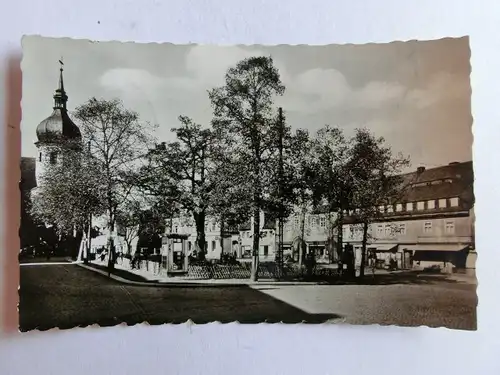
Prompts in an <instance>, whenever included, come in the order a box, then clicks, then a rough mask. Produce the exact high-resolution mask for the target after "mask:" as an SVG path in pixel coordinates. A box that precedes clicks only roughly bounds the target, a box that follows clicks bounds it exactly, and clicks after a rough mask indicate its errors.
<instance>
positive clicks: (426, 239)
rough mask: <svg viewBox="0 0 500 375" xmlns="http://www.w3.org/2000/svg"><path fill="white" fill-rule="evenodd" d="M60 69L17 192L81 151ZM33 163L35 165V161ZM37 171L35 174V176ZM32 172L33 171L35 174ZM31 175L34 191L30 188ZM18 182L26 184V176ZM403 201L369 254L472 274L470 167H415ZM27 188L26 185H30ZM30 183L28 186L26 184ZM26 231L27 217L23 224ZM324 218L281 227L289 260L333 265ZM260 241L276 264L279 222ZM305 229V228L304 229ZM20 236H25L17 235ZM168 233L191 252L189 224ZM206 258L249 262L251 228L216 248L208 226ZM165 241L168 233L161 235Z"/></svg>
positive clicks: (378, 229) (346, 230)
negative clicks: (306, 256)
mask: <svg viewBox="0 0 500 375" xmlns="http://www.w3.org/2000/svg"><path fill="white" fill-rule="evenodd" d="M67 99H68V97H67V95H66V92H65V89H64V83H63V76H62V69H61V74H60V79H59V87H58V88H57V90H56V93H55V95H54V107H53V113H52V114H51V115H50V116H49V117H48V118H47V119H45V120H43V121H42V122H41V123H40V124H39V125H38V127H37V131H36V132H37V138H38V141H37V142H36V143H35V144H36V146H37V148H38V156H37V157H36V159H35V158H29V160H28V159H27V158H23V161H22V166H25V169H26V172H23V173H24V175H25V177H24V180H25V183H24V185H23V184H21V190H24V191H29V190H31V189H32V188H34V185H39V184H40V181H41V180H42V177H43V174H44V173H45V172H46V171H47V170H48V169H50V168H51V166H53V165H55V164H57V163H58V162H59V160H58V158H59V155H61V153H60V151H61V150H59V148H60V147H62V145H68V144H71V145H78V144H80V143H81V134H80V131H79V129H78V127H77V126H76V125H75V124H74V123H73V122H72V120H71V119H70V118H69V116H68V113H67V109H66V102H67ZM33 159H34V160H33ZM33 167H34V168H33ZM33 169H35V171H33ZM33 172H35V173H36V184H33V182H34V181H33V180H34V178H33V177H34V176H32V174H33ZM24 175H23V176H24ZM402 177H403V180H404V186H405V189H404V194H403V195H402V196H401V198H400V199H399V201H398V202H395V203H394V204H391V205H387V206H381V207H379V208H378V209H379V211H380V215H378V217H377V220H375V221H374V222H373V223H371V224H370V227H369V241H368V242H369V243H368V249H369V250H370V251H371V253H374V254H376V255H377V259H378V260H379V261H381V262H384V261H385V262H388V261H389V260H390V259H393V260H395V261H396V263H397V265H398V267H399V268H416V267H417V268H426V267H433V266H435V267H440V268H444V269H446V270H449V271H451V270H453V269H460V270H467V269H469V270H471V269H474V268H475V259H476V249H475V239H474V192H473V182H474V174H473V167H472V162H462V163H457V162H454V163H450V164H448V165H444V166H441V167H437V168H431V169H425V168H423V167H419V168H418V169H417V170H416V171H414V172H412V173H407V174H405V175H403V176H402ZM28 180H29V181H31V182H29V181H28ZM26 181H28V182H26ZM345 215H346V220H345V225H344V226H343V228H342V230H343V241H344V244H351V245H352V246H353V248H354V250H355V259H356V263H357V264H358V265H359V263H360V260H361V241H362V232H361V230H360V228H359V226H358V225H356V224H355V223H354V222H353V221H352V216H351V213H350V212H345ZM23 218H24V222H25V223H26V224H27V223H28V220H27V218H26V215H24V216H23ZM331 220H332V217H331V215H329V214H328V213H317V212H310V213H308V214H306V216H305V217H303V216H300V215H292V216H291V217H290V218H289V219H288V221H287V223H286V224H285V227H284V233H283V247H284V252H285V255H286V254H289V255H291V256H293V255H294V254H296V253H297V251H294V249H297V247H298V246H299V243H300V242H299V239H300V238H301V237H302V231H303V239H304V242H305V248H306V252H307V253H310V252H314V254H315V255H316V259H317V260H318V261H319V262H326V263H328V262H331V261H332V260H333V259H332V255H333V253H334V252H333V251H328V248H329V245H328V244H329V243H330V242H331V241H330V239H332V238H335V234H334V233H333V231H332V226H331ZM260 222H261V225H262V228H261V239H260V249H259V257H260V259H261V260H262V261H273V260H274V258H275V254H276V249H277V246H278V242H277V238H278V235H277V234H278V233H277V228H278V225H277V222H276V221H275V220H272V219H270V218H269V217H266V215H265V213H261V220H260ZM303 222H304V224H305V225H304V226H303V225H302V223H303ZM21 229H22V228H21ZM168 231H169V232H172V233H175V234H178V235H182V234H183V235H185V237H186V238H187V240H186V246H185V248H186V250H187V251H188V252H192V251H193V250H194V249H195V243H196V229H195V227H194V225H193V222H192V220H189V219H185V218H176V219H173V220H172V223H171V226H170V228H169V230H168ZM205 233H206V240H207V241H206V249H205V251H206V257H207V258H208V259H220V258H221V255H222V244H223V248H224V252H227V253H231V254H232V255H235V256H236V258H237V259H240V260H243V261H244V260H245V259H250V258H251V253H252V248H253V237H252V236H253V220H250V222H248V223H247V224H245V225H242V226H240V227H239V228H237V229H233V230H230V231H225V235H224V239H223V241H221V238H220V235H221V230H220V227H219V223H218V221H217V220H213V219H210V218H209V219H208V220H207V222H206V228H205ZM166 234H168V233H166ZM106 241H107V234H105V233H103V235H102V236H100V237H98V238H96V239H95V240H93V247H94V248H96V247H103V246H105V245H106ZM115 243H117V245H118V246H119V249H118V250H119V251H120V250H121V251H124V250H125V249H124V246H125V244H124V241H123V238H122V237H120V236H117V241H115Z"/></svg>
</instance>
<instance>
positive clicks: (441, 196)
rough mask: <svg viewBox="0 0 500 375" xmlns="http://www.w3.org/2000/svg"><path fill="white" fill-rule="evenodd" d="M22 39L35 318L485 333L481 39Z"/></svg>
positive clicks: (24, 326) (28, 304)
mask: <svg viewBox="0 0 500 375" xmlns="http://www.w3.org/2000/svg"><path fill="white" fill-rule="evenodd" d="M22 44H23V58H22V64H21V66H22V76H23V78H22V80H23V83H22V103H21V104H22V123H21V135H22V141H21V142H22V143H21V146H22V152H21V155H22V156H21V160H20V168H21V180H20V184H19V186H20V190H21V205H20V206H21V212H20V215H21V224H20V228H19V237H20V249H15V251H17V250H19V266H20V282H19V329H20V331H22V332H27V331H32V330H41V331H45V330H50V329H54V328H60V329H71V328H75V327H87V326H92V325H99V326H115V325H118V324H122V323H125V324H127V325H135V324H141V323H149V324H151V325H156V324H169V323H175V324H180V323H185V322H186V321H192V322H194V323H195V324H205V323H211V322H221V323H230V322H240V323H264V322H267V323H285V324H286V323H303V324H322V323H328V324H355V325H372V324H378V325H396V326H406V327H418V326H428V327H445V328H449V329H458V330H469V331H470V330H476V329H477V316H476V307H477V304H478V299H477V294H476V288H477V279H476V272H475V271H476V258H477V250H476V247H475V229H474V225H475V224H474V223H475V215H474V200H475V198H474V189H473V187H474V186H473V185H474V172H473V161H472V144H473V135H472V125H473V117H472V114H471V94H472V92H471V84H470V74H471V64H470V58H471V50H470V46H469V38H467V37H463V38H443V39H439V40H429V41H417V40H413V41H406V42H403V41H395V42H392V43H386V44H363V45H361V44H360V45H355V44H346V45H322V46H319V45H318V46H313V45H310V46H309V45H275V46H266V45H233V46H222V45H221V46H218V45H197V44H190V45H175V44H168V43H165V44H160V43H149V44H141V43H133V42H127V43H126V42H97V41H89V40H78V39H71V38H46V37H41V36H25V37H24V38H23V43H22Z"/></svg>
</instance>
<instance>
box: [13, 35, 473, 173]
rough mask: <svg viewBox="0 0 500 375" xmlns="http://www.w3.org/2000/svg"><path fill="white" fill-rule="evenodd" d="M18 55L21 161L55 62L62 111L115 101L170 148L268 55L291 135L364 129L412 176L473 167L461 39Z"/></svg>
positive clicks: (48, 98)
mask: <svg viewBox="0 0 500 375" xmlns="http://www.w3.org/2000/svg"><path fill="white" fill-rule="evenodd" d="M23 51H24V57H23V62H22V69H23V100H22V108H23V121H22V125H21V131H22V155H23V156H34V155H36V148H35V146H34V144H33V142H34V141H35V140H36V135H35V129H36V126H37V125H38V123H39V122H40V121H42V120H43V119H44V118H46V117H47V116H49V115H50V113H51V111H52V105H53V99H52V95H53V93H54V90H55V89H56V87H57V81H58V73H59V64H58V60H59V59H60V58H61V57H63V59H64V64H65V70H64V79H65V87H66V91H67V94H68V96H69V102H68V109H69V110H70V111H71V110H73V109H74V108H75V107H76V106H78V105H79V104H82V103H84V102H85V101H86V100H88V99H89V98H91V97H93V96H96V97H99V98H106V99H110V98H114V97H119V98H121V99H122V100H123V102H124V105H125V106H126V107H128V108H130V109H133V110H135V111H137V112H138V113H139V114H140V116H141V118H142V119H143V120H145V121H150V122H153V123H156V124H158V125H159V129H158V132H157V134H156V135H157V137H158V138H159V139H160V140H162V141H168V140H171V139H172V133H171V131H170V129H171V128H173V127H176V126H178V124H179V123H178V120H177V118H178V116H179V115H186V116H189V117H191V118H193V119H194V120H195V121H196V122H198V123H200V124H203V125H207V126H208V124H209V122H210V119H211V115H212V111H211V107H210V102H209V100H208V96H207V90H208V89H210V88H212V87H215V86H219V85H222V84H223V82H224V73H225V71H226V70H227V68H228V67H230V66H233V65H234V64H235V63H237V62H238V61H239V60H241V59H243V58H246V57H250V56H255V55H267V56H269V55H270V56H272V57H273V59H274V61H275V64H276V66H277V67H278V68H279V71H280V75H281V79H282V81H283V83H284V84H285V86H286V92H285V95H284V96H283V97H280V98H277V100H276V105H277V106H278V105H279V106H282V107H283V109H284V111H285V112H286V116H287V119H288V122H289V124H290V125H291V126H292V127H293V128H298V127H300V128H307V129H309V130H310V131H311V132H314V131H315V130H317V129H319V128H320V127H322V126H323V125H325V124H330V125H334V126H339V127H342V128H343V129H344V130H345V131H346V133H347V134H352V132H353V130H354V129H355V128H357V127H367V128H369V129H371V130H372V131H373V132H374V133H375V134H376V135H379V136H383V137H385V138H386V140H387V142H388V143H389V144H390V145H391V146H392V148H393V149H394V150H395V151H401V152H403V153H405V154H407V155H409V156H410V157H411V160H412V169H413V168H416V167H418V166H426V167H433V166H438V165H442V164H447V163H449V162H452V161H467V160H471V159H472V150H471V147H472V132H471V126H472V116H471V108H470V106H471V100H470V97H471V88H470V81H469V75H470V70H471V67H470V49H469V41H468V39H467V38H461V39H442V40H437V41H429V42H416V41H411V42H396V43H390V44H378V45H377V44H367V45H330V46H285V45H280V46H273V47H266V46H233V47H219V46H201V45H187V46H176V45H171V44H137V43H117V42H103V43H97V42H89V41H84V40H72V39H49V38H41V37H27V38H24V39H23Z"/></svg>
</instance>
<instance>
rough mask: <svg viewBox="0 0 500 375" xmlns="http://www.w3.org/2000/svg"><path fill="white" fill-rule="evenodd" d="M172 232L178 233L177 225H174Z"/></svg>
mask: <svg viewBox="0 0 500 375" xmlns="http://www.w3.org/2000/svg"><path fill="white" fill-rule="evenodd" d="M174 232H175V233H179V227H178V226H177V225H176V226H175V229H174Z"/></svg>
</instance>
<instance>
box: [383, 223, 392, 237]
mask: <svg viewBox="0 0 500 375" xmlns="http://www.w3.org/2000/svg"><path fill="white" fill-rule="evenodd" d="M391 229H392V228H391V224H385V236H386V237H389V236H390V235H391Z"/></svg>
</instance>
